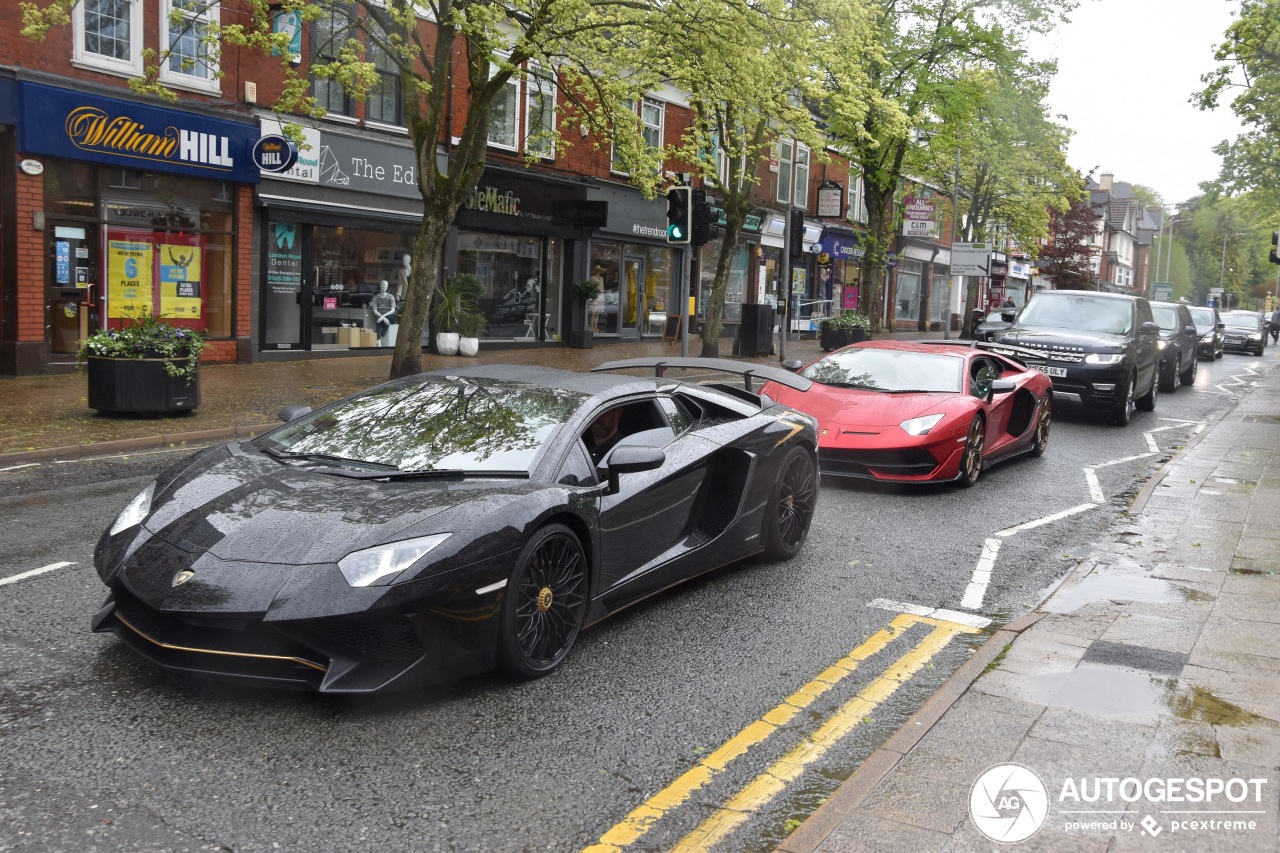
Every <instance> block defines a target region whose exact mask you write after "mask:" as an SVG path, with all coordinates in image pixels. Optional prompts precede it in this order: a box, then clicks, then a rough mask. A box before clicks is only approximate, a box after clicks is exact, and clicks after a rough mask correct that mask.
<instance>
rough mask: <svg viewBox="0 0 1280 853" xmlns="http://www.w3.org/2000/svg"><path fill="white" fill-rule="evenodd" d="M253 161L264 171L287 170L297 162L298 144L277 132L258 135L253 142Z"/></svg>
mask: <svg viewBox="0 0 1280 853" xmlns="http://www.w3.org/2000/svg"><path fill="white" fill-rule="evenodd" d="M253 162H254V165H256V166H257V167H258V168H259V169H261V170H262V171H264V172H287V171H289V170H290V169H292V168H293V164H294V163H297V162H298V146H297V145H294V144H293V142H292V141H291V140H289V139H287V138H285V137H284V136H280V135H279V134H275V133H272V134H267V135H266V136H260V137H258V141H257V142H255V143H254V144H253Z"/></svg>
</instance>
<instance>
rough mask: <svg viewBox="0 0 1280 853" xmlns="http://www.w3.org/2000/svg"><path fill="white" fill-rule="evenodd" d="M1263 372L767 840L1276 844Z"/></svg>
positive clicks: (1277, 653) (912, 845)
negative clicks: (877, 744) (832, 785)
mask: <svg viewBox="0 0 1280 853" xmlns="http://www.w3.org/2000/svg"><path fill="white" fill-rule="evenodd" d="M1278 636H1280V371H1274V370H1272V371H1268V372H1267V373H1266V375H1265V378H1264V379H1262V381H1261V382H1260V383H1259V384H1258V385H1256V386H1255V387H1253V388H1252V389H1250V390H1248V391H1247V392H1245V394H1244V396H1243V398H1242V400H1241V402H1240V403H1239V404H1238V405H1237V406H1236V407H1235V408H1234V409H1232V410H1230V411H1229V412H1227V414H1226V415H1225V416H1223V417H1222V418H1221V420H1219V421H1218V422H1217V423H1213V424H1211V425H1210V426H1209V428H1208V429H1206V430H1205V431H1204V432H1202V433H1200V435H1199V436H1197V437H1196V438H1195V439H1193V440H1192V441H1191V442H1189V443H1188V445H1187V446H1186V447H1185V448H1184V449H1183V450H1181V451H1179V452H1178V453H1177V454H1176V455H1175V456H1174V458H1173V459H1172V460H1171V461H1170V462H1169V464H1168V465H1166V466H1165V467H1164V468H1163V469H1161V470H1160V471H1159V472H1157V473H1156V475H1155V476H1154V477H1153V478H1152V479H1151V480H1150V481H1148V483H1147V484H1146V485H1145V486H1144V487H1143V489H1142V490H1141V491H1140V492H1139V494H1138V495H1137V497H1136V499H1135V501H1134V504H1133V506H1132V508H1131V511H1130V512H1129V513H1128V514H1127V516H1125V517H1124V518H1123V519H1122V521H1121V523H1120V526H1118V527H1116V528H1114V529H1112V530H1111V531H1110V534H1109V536H1108V537H1107V538H1106V539H1105V540H1104V541H1102V542H1100V543H1098V544H1097V545H1096V546H1095V547H1094V548H1093V549H1092V551H1091V552H1090V553H1089V554H1088V555H1087V556H1084V558H1083V559H1082V560H1081V562H1080V564H1079V566H1078V568H1077V570H1076V571H1075V572H1073V573H1072V574H1071V575H1070V576H1069V577H1068V578H1067V579H1066V580H1065V581H1064V582H1063V583H1062V584H1061V585H1060V586H1059V587H1058V588H1057V589H1056V590H1055V591H1054V592H1053V594H1052V595H1051V596H1050V597H1049V598H1048V600H1047V601H1045V602H1044V603H1043V604H1042V605H1041V606H1040V607H1039V608H1038V609H1037V610H1036V611H1035V612H1033V613H1031V614H1029V615H1028V616H1026V617H1024V618H1022V619H1020V620H1018V621H1017V622H1015V623H1012V624H1009V625H1006V626H1004V628H1003V629H1002V630H1000V631H998V632H997V633H996V634H995V635H994V636H993V638H992V639H991V641H989V642H988V643H987V644H986V645H985V646H984V647H983V648H982V649H981V650H980V651H979V652H978V653H977V654H975V655H974V657H973V659H971V660H970V661H969V662H968V663H966V664H965V665H964V667H962V668H961V670H960V671H959V672H957V673H956V675H955V676H954V677H953V678H952V679H951V680H950V681H949V682H948V683H947V684H946V685H945V686H944V687H943V688H942V689H941V690H940V691H938V693H936V694H935V695H934V696H933V697H932V698H931V699H930V700H929V702H927V703H926V704H925V705H924V706H923V707H922V708H921V709H920V711H919V712H917V713H916V715H915V716H913V717H912V718H911V719H909V720H908V721H907V723H906V724H905V725H904V726H903V727H902V728H901V729H899V731H898V732H897V733H896V734H895V735H894V736H893V737H892V738H890V739H889V740H888V741H887V742H886V743H885V744H884V745H883V746H882V747H881V748H880V749H879V750H877V751H876V752H875V753H873V754H872V755H871V756H870V757H869V758H868V759H867V761H865V762H864V763H863V765H862V767H861V768H860V769H859V770H858V771H857V772H856V773H855V774H854V775H853V776H852V777H850V779H849V780H848V781H847V782H845V783H844V784H843V785H842V786H841V787H840V788H839V789H838V790H837V792H836V793H835V794H834V795H833V796H832V797H830V798H829V799H828V800H827V802H826V803H825V804H824V805H823V806H822V807H821V808H820V809H819V810H818V811H817V812H816V813H815V814H814V815H813V816H812V817H810V819H809V820H808V821H807V822H806V823H805V824H804V825H803V826H802V827H801V828H800V829H798V830H797V831H796V832H795V833H794V834H793V835H792V836H791V837H790V838H788V839H787V840H786V841H785V842H784V843H783V844H782V845H781V847H780V848H779V850H780V851H785V853H812V851H823V852H824V853H837V851H839V853H845V851H877V853H893V851H904V853H905V851H909V852H910V853H928V851H968V850H997V849H1000V850H1004V849H1026V850H1029V851H1030V850H1034V851H1073V853H1074V851H1095V850H1096V851H1126V850H1153V851H1179V850H1188V851H1203V850H1212V851H1218V850H1224V851H1225V850H1231V851H1234V850H1241V851H1273V850H1277V849H1280V825H1278V821H1277V813H1278V812H1280V778H1278V777H1280V772H1278V771H1280V722H1277V721H1280V690H1277V684H1280V642H1278V641H1277V637H1278Z"/></svg>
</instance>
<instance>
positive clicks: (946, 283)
mask: <svg viewBox="0 0 1280 853" xmlns="http://www.w3.org/2000/svg"><path fill="white" fill-rule="evenodd" d="M948 272H949V268H948V267H943V266H939V265H938V264H936V263H935V264H933V295H932V296H931V297H930V299H929V320H930V321H931V322H933V323H946V322H950V320H951V277H950V276H949V275H948Z"/></svg>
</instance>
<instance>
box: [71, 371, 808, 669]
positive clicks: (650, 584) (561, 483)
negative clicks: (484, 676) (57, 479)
mask: <svg viewBox="0 0 1280 853" xmlns="http://www.w3.org/2000/svg"><path fill="white" fill-rule="evenodd" d="M690 361H692V360H690ZM655 364H656V360H648V361H646V360H638V361H634V360H633V361H631V362H625V363H624V362H617V363H614V364H611V365H604V366H602V368H598V369H597V370H605V371H610V370H612V369H616V368H623V367H627V368H634V367H637V366H647V367H649V368H652V367H654V366H655ZM697 364H698V366H699V367H715V368H717V369H724V370H729V371H731V372H738V373H743V374H745V378H746V381H745V382H742V383H736V384H723V385H719V384H694V383H690V382H681V381H675V380H672V379H668V378H665V376H664V375H663V374H664V372H665V368H666V367H667V366H670V360H668V363H667V364H663V365H661V366H658V368H657V370H651V371H650V372H651V374H654V375H650V376H645V377H637V376H634V375H624V374H619V373H614V372H608V373H600V372H596V373H590V374H582V373H571V372H567V371H560V370H552V369H547V368H540V367H522V366H513V365H495V366H473V367H467V368H463V369H457V370H444V371H436V372H432V373H424V374H421V375H418V376H413V377H410V378H405V379H399V380H394V381H391V382H387V383H385V384H382V385H379V386H377V387H374V388H371V389H368V390H365V391H362V392H360V393H357V394H354V395H352V396H349V397H346V398H344V399H342V400H339V401H337V402H335V403H333V404H330V405H328V406H325V407H324V408H321V409H318V410H316V411H310V410H309V409H305V408H302V407H296V408H294V407H291V408H290V409H286V410H285V412H282V418H284V419H286V420H287V421H288V422H287V423H286V424H284V425H283V426H281V427H279V428H277V429H275V430H273V431H272V432H269V433H267V434H265V435H262V436H260V437H258V438H255V439H253V440H251V441H245V442H233V443H230V444H227V445H223V446H216V447H211V448H208V449H206V450H203V451H201V452H199V453H197V454H195V455H194V456H192V457H190V458H188V459H186V460H185V461H183V462H180V463H178V464H176V465H174V466H172V467H171V468H169V469H168V470H167V471H165V472H164V473H162V474H161V475H160V476H159V477H158V478H157V479H156V481H155V482H154V483H152V484H151V485H149V486H147V488H146V489H144V490H143V491H142V493H141V494H139V495H138V496H137V497H136V498H135V499H134V500H133V501H132V502H131V503H130V504H129V505H128V506H127V507H125V509H124V511H123V512H121V514H120V516H119V517H118V518H117V519H116V521H115V522H114V523H113V524H112V525H111V526H110V528H109V529H108V530H107V531H106V532H105V533H104V534H103V536H102V539H101V540H100V542H99V543H98V547H97V550H96V553H95V564H96V566H97V570H98V574H99V576H100V577H101V578H102V580H103V581H104V582H105V583H106V585H107V586H108V587H109V589H110V596H109V597H108V599H107V602H106V604H105V606H104V607H103V608H102V609H101V610H100V611H99V612H98V614H97V615H96V616H95V617H94V619H93V628H94V630H96V631H110V632H114V633H115V634H116V635H117V636H118V637H119V638H120V639H121V640H122V641H124V642H125V643H126V644H127V645H128V646H129V647H130V648H132V649H133V650H135V651H136V652H138V653H139V654H141V655H143V656H144V657H146V658H149V659H150V660H152V661H154V662H156V663H157V664H159V665H160V666H162V667H165V668H167V669H169V670H173V671H176V672H183V673H190V674H195V675H201V676H209V677H216V678H228V679H233V680H238V681H246V682H254V683H261V684H270V685H280V686H293V687H302V688H308V687H309V688H313V689H316V690H319V691H323V692H335V693H367V692H371V691H375V690H388V689H399V688H406V687H411V686H416V685H421V684H426V683H431V682H437V681H441V680H448V679H452V678H456V677H459V676H462V675H466V674H470V673H475V672H481V671H485V670H488V669H491V668H494V667H495V666H497V667H500V668H501V669H503V670H505V671H507V672H509V673H511V674H513V675H515V676H517V677H525V678H530V677H536V676H539V675H542V674H545V673H547V672H550V671H551V670H553V669H554V668H555V667H556V666H558V665H559V664H560V662H561V661H563V660H564V658H565V656H566V655H567V654H568V653H569V650H570V648H571V647H572V646H573V643H574V640H575V639H576V637H577V636H578V632H579V631H580V629H581V628H582V627H583V626H585V625H588V624H591V623H592V622H595V621H597V620H599V619H602V618H604V617H605V616H608V615H609V614H611V613H613V612H615V611H617V610H619V609H621V608H623V607H626V606H627V605H629V604H632V603H633V602H636V601H637V600H639V599H641V598H643V597H645V596H648V595H651V594H652V593H654V592H656V591H658V590H661V589H663V588H665V587H669V586H672V585H673V584H676V583H679V582H681V581H683V580H686V579H688V578H690V577H693V576H695V575H698V574H700V573H702V572H705V571H708V570H710V569H712V568H714V567H716V566H721V565H724V564H725V563H728V562H730V561H732V560H736V559H739V558H742V557H747V556H750V555H753V554H757V553H764V554H766V555H767V556H768V557H769V558H772V559H778V560H784V559H788V558H790V557H792V556H793V555H794V554H795V553H796V552H797V551H798V550H799V549H800V547H801V545H802V544H803V543H804V541H805V538H806V536H807V534H808V530H809V525H810V522H811V519H812V518H813V512H814V505H815V502H816V499H817V481H816V477H815V465H814V459H815V448H816V446H817V436H816V427H815V424H814V422H813V420H812V419H811V418H810V417H809V416H807V415H804V414H801V413H799V412H796V411H794V410H792V409H789V408H786V407H783V406H779V405H776V404H774V403H773V402H772V401H770V400H769V399H768V398H766V397H761V396H759V395H758V394H757V393H756V392H755V390H754V388H753V386H754V385H755V384H758V383H761V382H762V381H763V380H765V379H772V380H774V381H777V382H782V383H784V384H788V385H799V384H807V382H808V380H805V379H801V378H799V377H797V376H795V375H794V374H792V373H790V372H789V371H786V370H781V369H778V368H772V367H762V366H757V365H751V364H741V363H738V362H725V361H719V360H716V361H712V360H698V361H697ZM615 410H616V411H615ZM602 416H604V417H603V421H605V422H608V423H610V424H616V426H617V430H618V433H619V435H620V437H616V436H615V437H614V438H611V439H610V440H609V441H610V443H611V445H612V446H610V447H609V448H608V449H607V452H605V453H603V455H599V451H601V450H603V449H604V448H603V445H602V446H601V447H599V448H598V447H595V446H594V445H595V442H596V441H597V440H598V439H597V436H598V435H599V433H598V432H596V431H593V430H592V425H593V424H595V423H596V422H597V421H599V420H602ZM613 442H616V443H613ZM593 451H595V452H596V453H597V455H599V460H598V461H596V460H595V459H594V458H593Z"/></svg>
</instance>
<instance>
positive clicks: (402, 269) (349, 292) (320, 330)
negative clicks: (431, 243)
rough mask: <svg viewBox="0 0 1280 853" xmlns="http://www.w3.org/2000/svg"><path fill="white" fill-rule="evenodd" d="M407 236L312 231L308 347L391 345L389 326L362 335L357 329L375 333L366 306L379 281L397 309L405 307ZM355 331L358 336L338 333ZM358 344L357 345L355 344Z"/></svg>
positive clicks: (324, 229) (326, 229)
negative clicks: (378, 331) (345, 330)
mask: <svg viewBox="0 0 1280 853" xmlns="http://www.w3.org/2000/svg"><path fill="white" fill-rule="evenodd" d="M411 239H412V235H411V234H408V233H395V232H390V233H388V232H387V231H372V230H367V229H363V228H348V227H346V226H342V225H339V226H336V227H329V226H320V225H317V226H315V227H314V228H313V229H312V244H313V253H314V255H315V260H314V264H315V283H314V285H313V287H312V292H311V346H312V349H317V348H324V347H326V346H340V347H350V346H362V345H365V342H366V341H368V340H373V341H374V343H372V344H369V345H371V346H392V345H393V344H394V342H395V333H394V332H392V331H391V328H390V324H389V328H388V329H387V330H384V331H383V333H382V334H381V335H377V334H376V332H375V334H374V335H372V336H370V335H366V336H363V337H361V336H360V335H359V334H358V330H361V329H367V330H369V331H374V330H375V329H376V328H377V326H376V318H375V316H374V313H373V310H372V308H371V307H370V303H371V302H372V301H373V300H374V299H375V298H376V297H377V296H378V294H379V292H380V291H381V285H382V283H383V282H386V283H387V294H388V295H389V296H390V297H392V298H394V299H395V302H396V307H397V309H401V308H403V307H404V297H405V291H406V290H407V288H408V264H406V262H405V257H406V256H407V255H408V254H409V248H408V247H409V244H410V242H411ZM344 329H355V330H357V334H355V335H353V334H351V333H350V332H345V333H344V332H343V330H344ZM356 341H359V343H355V342H356Z"/></svg>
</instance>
